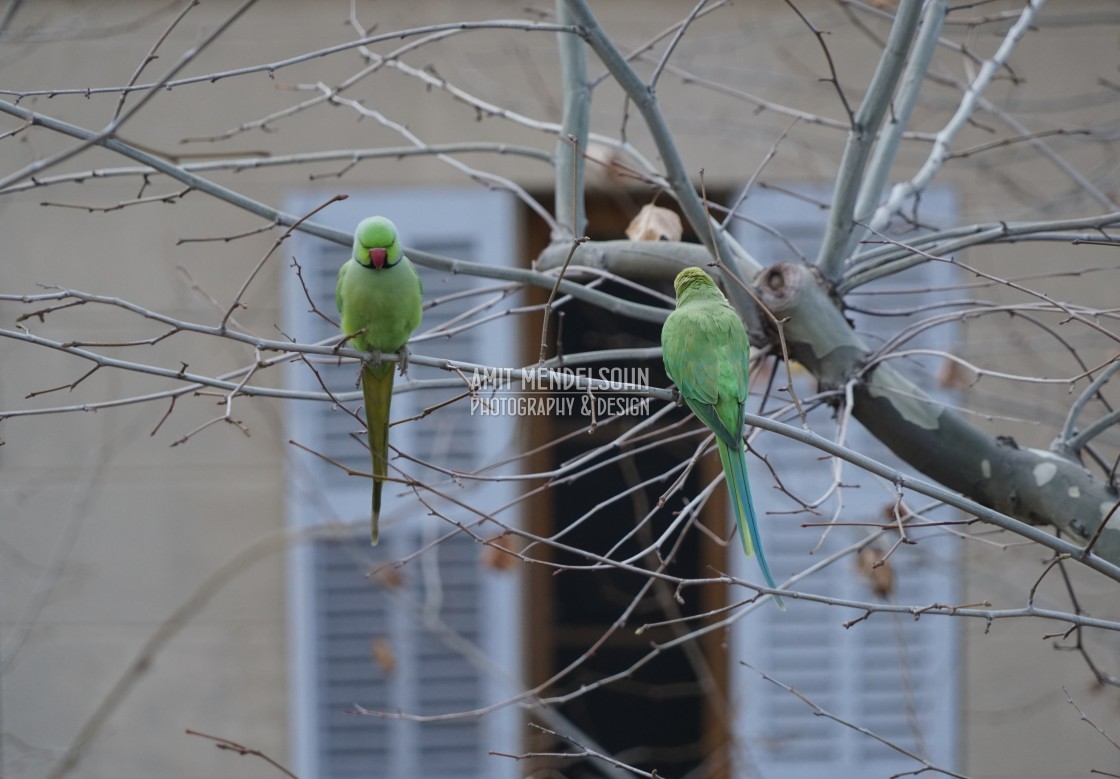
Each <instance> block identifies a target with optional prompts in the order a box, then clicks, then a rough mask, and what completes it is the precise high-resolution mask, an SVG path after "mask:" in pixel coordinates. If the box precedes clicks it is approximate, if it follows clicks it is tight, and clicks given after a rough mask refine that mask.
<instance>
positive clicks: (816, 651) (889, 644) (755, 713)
mask: <svg viewBox="0 0 1120 779" xmlns="http://www.w3.org/2000/svg"><path fill="white" fill-rule="evenodd" d="M803 194H809V195H810V196H811V197H812V196H816V197H815V198H813V199H816V200H821V199H827V193H820V192H816V193H814V192H808V193H803ZM742 210H743V212H744V213H748V214H749V215H750V216H751V217H752V218H754V219H757V220H758V221H760V222H762V223H765V224H767V225H769V226H770V227H772V228H775V229H776V230H778V231H780V232H781V233H782V234H783V235H784V236H786V237H787V238H788V239H790V241H791V242H792V243H793V244H794V245H796V246H797V247H799V248H800V250H801V251H802V252H803V253H804V254H806V255H807V256H808V257H809V258H810V259H812V258H813V256H814V255H813V252H814V251H815V247H816V246H818V245H819V242H820V238H821V236H822V234H823V226H824V219H825V212H824V211H822V210H821V209H820V208H819V207H818V206H817V205H815V204H814V203H812V202H808V201H806V200H801V199H797V198H794V197H791V196H789V195H786V194H783V193H780V192H776V191H774V190H768V191H760V192H758V193H757V194H754V195H752V196H751V198H750V200H749V201H747V205H746V206H745V207H744V208H743V209H742ZM952 212H953V200H952V197H951V194H950V193H948V192H946V191H944V190H942V191H939V192H930V193H927V194H926V195H925V196H923V199H922V216H923V218H925V219H926V220H933V221H939V220H941V221H943V220H945V219H946V218H947V217H949V216H951V214H952ZM737 229H738V232H739V234H740V236H741V237H742V239H743V240H744V243H745V245H746V247H747V248H748V250H750V251H751V252H752V253H753V254H754V255H755V256H756V257H757V258H758V259H759V260H760V261H761V262H763V263H768V262H777V261H781V260H789V261H794V262H796V261H798V259H797V257H796V254H795V253H794V252H793V251H792V249H790V247H789V246H788V245H786V244H785V243H783V242H782V241H780V240H779V239H777V238H775V237H774V236H772V235H769V234H767V233H765V232H764V231H762V230H759V229H756V228H751V227H749V226H746V225H743V224H740V226H739V228H737ZM953 271H954V268H953V267H951V266H949V265H946V264H944V263H936V262H930V263H925V264H923V265H920V266H918V267H915V268H911V269H910V270H908V271H906V272H904V273H902V274H898V275H896V276H891V277H888V278H886V279H883V280H881V281H880V282H877V283H875V284H874V285H871V286H869V287H865V288H861V290H859V291H857V295H856V296H853V297H852V298H850V301H849V302H850V303H852V304H854V305H855V306H856V307H858V308H866V309H875V310H879V311H883V310H891V311H892V313H895V314H899V315H892V316H889V317H878V316H867V315H864V314H860V313H852V318H853V321H854V322H855V324H856V328H857V330H858V331H859V332H860V333H861V334H862V335H863V337H864V338H865V339H866V340H867V342H868V343H869V345H871V346H872V347H874V346H876V345H877V344H878V343H881V342H882V339H883V338H884V337H886V336H887V335H890V334H893V333H896V332H898V330H899V329H901V328H902V327H905V326H906V325H907V324H910V323H912V322H914V321H918V320H919V319H920V318H921V317H923V316H927V315H928V313H923V312H922V311H920V310H919V309H920V307H921V306H922V305H923V304H926V303H930V302H931V301H933V300H935V299H937V298H938V297H939V296H940V293H939V292H938V290H939V288H942V287H945V286H947V285H951V284H952V283H954V282H953V280H954V278H955V277H954V274H953ZM871 290H874V294H866V293H868V292H869V291H871ZM860 293H863V294H860ZM905 312H909V313H908V314H907V315H902V314H904V313H905ZM955 338H956V333H955V325H942V326H940V327H938V328H934V329H930V330H927V331H925V332H924V333H923V334H922V335H920V336H919V337H918V338H916V339H915V340H914V341H911V342H909V343H908V344H907V347H910V346H917V347H923V348H932V349H944V348H947V347H949V346H950V345H951V344H952V343H953V342H954V340H955ZM922 359H923V360H924V363H922V364H918V363H912V364H910V365H907V364H904V363H902V362H901V361H896V362H895V365H896V366H897V367H899V368H900V369H901V370H903V371H906V370H907V369H908V368H916V369H920V372H919V373H915V374H911V375H912V376H919V375H920V376H927V377H928V376H934V375H937V369H938V368H939V367H940V366H939V364H938V363H937V362H936V360H934V359H933V358H922ZM783 381H784V378H783ZM802 384H803V386H802ZM926 384H928V379H927V380H926ZM795 386H799V387H800V391H801V394H802V396H803V397H804V396H805V395H807V394H808V393H809V392H810V391H811V383H810V382H803V383H799V384H795ZM923 389H925V390H926V391H927V392H929V393H930V394H932V395H938V394H942V395H943V394H944V393H939V391H938V389H937V388H935V387H929V386H923ZM810 423H811V424H812V426H813V429H814V430H815V431H816V432H818V433H819V434H821V435H824V436H829V435H830V434H832V432H833V431H834V430H835V423H834V422H833V420H832V419H831V410H830V409H820V410H818V411H817V412H816V413H814V414H811V415H810ZM847 444H848V446H849V447H851V448H854V449H856V450H858V451H861V452H864V453H867V454H869V455H871V456H872V457H875V458H876V459H878V460H880V461H882V462H885V463H887V464H890V465H892V466H895V467H897V468H899V469H900V470H903V471H906V472H912V471H913V469H912V468H911V467H910V466H907V465H906V464H904V463H902V462H901V461H900V460H899V459H898V458H897V457H895V456H894V455H893V454H892V453H890V452H889V451H888V450H887V449H886V448H885V447H884V446H882V445H881V444H879V443H878V442H877V441H875V440H874V439H873V438H872V437H871V435H870V434H869V433H867V432H866V431H865V430H863V428H862V427H860V426H859V424H858V423H857V422H855V421H853V422H852V423H851V425H850V427H849V430H848V434H847ZM756 445H757V447H758V448H759V450H760V451H762V452H765V453H766V456H767V457H768V458H769V460H770V462H771V464H772V466H773V468H774V469H775V470H776V471H777V472H778V473H779V474H780V475H781V476H782V478H783V479H784V480H786V486H787V487H788V488H789V489H790V490H791V491H793V492H795V493H796V494H797V495H799V496H802V497H804V498H806V499H812V498H816V497H818V496H820V495H822V494H824V492H825V489H826V487H827V486H828V485H829V484H831V483H832V479H833V476H832V473H831V468H832V462H831V461H829V460H822V459H821V458H820V457H818V453H817V452H815V451H814V450H811V449H808V448H806V447H805V446H803V445H801V444H798V443H796V442H793V441H790V440H788V439H785V438H783V437H781V436H776V435H768V434H763V436H762V437H760V438H759V439H757V443H756ZM750 459H751V460H752V461H753V462H754V467H752V468H751V473H752V476H753V482H752V488H753V493H754V498H755V503H756V506H757V509H758V512H759V516H760V522H761V524H762V538H763V542H764V543H765V545H766V551H767V558H768V560H769V561H770V564H771V567H772V568H773V569H774V574H775V576H776V577H777V578H778V580H779V581H781V580H782V579H783V578H785V577H786V576H788V575H790V574H792V573H794V572H795V571H799V570H802V569H804V568H806V567H807V565H808V564H811V563H815V562H818V561H820V560H823V559H825V558H827V557H828V555H829V554H830V553H832V552H835V551H837V550H838V549H841V548H843V547H844V546H845V545H847V544H850V543H852V542H854V541H856V540H857V539H859V538H860V537H862V536H864V535H865V534H866V533H867V528H864V527H843V526H837V527H834V528H832V529H831V530H830V532H829V534H828V536H827V538H826V539H825V541H824V543H823V544H821V545H820V546H819V547H817V548H816V549H815V551H813V554H812V557H810V556H809V554H810V552H811V551H812V550H814V547H816V545H817V542H818V541H819V540H820V538H821V535H822V533H823V532H824V528H822V527H817V528H802V527H801V524H802V523H803V522H818V521H819V522H825V521H828V520H829V518H830V516H831V512H832V510H833V509H834V508H835V506H836V503H835V501H836V500H837V498H836V497H835V496H833V497H832V498H831V499H830V500H829V501H827V502H826V503H825V504H824V505H823V506H822V507H821V509H820V511H821V513H820V515H819V516H816V517H813V516H811V515H807V514H805V513H792V512H793V511H794V510H795V509H796V508H797V506H796V504H794V502H793V501H792V500H790V499H789V497H788V496H787V495H785V494H783V493H782V492H780V491H779V490H778V489H776V488H775V486H774V483H773V480H772V479H771V478H770V475H769V473H768V471H767V469H766V468H765V467H758V461H757V460H756V459H755V458H753V456H750ZM842 481H843V483H844V484H845V485H850V486H848V487H845V488H844V489H843V490H842V500H843V510H842V513H841V516H840V521H842V522H843V521H855V522H883V521H889V520H890V517H891V516H892V515H891V513H890V512H891V510H892V507H893V505H894V501H895V494H894V490H893V487H892V486H891V485H890V484H884V483H882V481H881V480H878V479H877V478H876V477H873V476H871V475H869V474H867V473H864V472H863V471H860V470H859V469H857V468H855V467H854V466H851V465H845V466H844V469H843V476H842ZM911 500H912V501H913V500H914V498H913V496H912V497H911ZM918 502H919V503H920V501H918ZM940 511H945V510H944V509H940ZM934 516H935V517H940V518H949V515H948V514H947V513H945V514H935V515H934ZM915 536H916V537H917V538H919V539H920V542H919V543H918V544H917V545H913V546H908V545H904V546H901V547H899V548H898V549H897V550H896V551H895V552H894V553H893V555H892V556H891V558H890V563H891V566H892V568H893V571H894V581H895V591H894V594H893V595H892V596H891V598H892V600H894V601H896V602H899V603H910V604H925V603H932V602H935V601H940V602H944V603H957V602H959V600H958V597H957V594H958V592H959V586H958V578H959V576H960V564H959V559H960V555H961V554H962V549H961V544H960V542H959V540H958V539H957V538H956V537H954V536H952V535H950V534H948V533H944V532H940V531H937V530H925V531H917V532H916V533H915ZM887 543H888V544H889V543H890V541H888V542H887ZM886 548H887V547H886V546H884V547H883V549H881V550H880V551H886ZM739 560H740V562H739V570H740V572H741V573H742V575H744V576H745V577H747V578H748V579H750V580H752V581H759V580H761V575H760V574H759V573H758V570H757V565H756V564H755V562H754V561H753V560H745V559H742V558H739ZM797 589H802V590H805V591H810V592H820V593H824V594H829V595H832V596H836V597H840V598H853V599H859V600H874V599H875V596H874V595H873V594H872V592H871V589H870V587H869V585H868V583H867V580H866V578H865V577H864V576H862V575H860V574H859V573H858V572H856V571H855V569H854V564H853V562H852V560H851V558H850V557H849V558H845V559H844V560H843V561H841V562H839V563H837V564H833V565H831V566H829V567H827V568H825V569H824V570H822V571H820V572H819V573H816V574H814V575H813V576H811V577H809V578H808V579H806V580H804V581H802V582H800V583H799V584H798V585H797ZM786 604H787V606H788V609H789V610H788V612H786V613H782V612H780V611H779V610H778V609H776V608H772V607H769V606H767V607H765V608H762V609H760V610H758V611H757V612H755V613H754V614H751V615H749V616H747V617H746V618H744V619H741V620H739V622H738V623H736V626H735V629H734V631H733V639H734V641H733V650H732V652H731V653H730V658H731V663H732V668H731V677H732V679H733V680H734V684H733V689H734V690H735V693H736V695H737V696H738V699H737V700H736V701H735V702H734V703H733V705H734V706H735V707H736V709H737V711H736V731H737V750H736V755H735V759H736V762H737V765H738V766H739V768H738V770H737V773H736V775H738V776H754V775H760V776H766V777H769V778H770V779H800V777H806V778H807V777H819V776H824V775H830V776H849V775H850V776H857V775H858V776H870V775H876V776H879V775H882V776H886V775H890V774H891V773H892V772H903V771H913V770H916V769H917V768H920V765H919V764H917V763H915V762H914V761H912V760H910V759H908V758H906V757H904V756H902V755H899V754H898V753H896V752H894V751H893V750H891V749H889V748H887V747H886V746H884V745H882V744H881V743H879V742H878V741H875V740H873V739H870V738H868V737H867V736H865V735H862V734H860V733H857V732H856V731H854V730H852V729H850V728H846V727H844V726H843V725H840V724H838V723H836V722H833V721H831V720H828V719H826V718H823V717H815V716H813V714H812V711H811V709H810V708H809V707H808V706H807V705H806V704H805V703H803V702H802V701H800V700H799V699H798V698H796V697H795V696H793V695H791V694H790V693H789V692H787V691H786V690H784V689H781V688H780V687H778V686H776V685H774V684H772V683H771V682H769V681H767V680H765V679H763V678H762V677H761V676H760V675H759V673H758V672H757V671H755V670H752V668H750V667H747V666H745V665H743V663H748V664H749V665H750V666H753V667H754V668H756V669H758V671H762V672H765V673H766V674H768V675H770V676H772V677H774V678H775V679H777V680H778V681H780V682H782V683H784V684H787V685H790V686H792V687H793V688H794V689H796V690H797V691H798V692H799V693H801V694H803V695H805V696H806V697H807V698H809V699H810V700H811V701H813V702H814V703H816V704H817V705H819V706H821V707H822V708H824V709H825V710H827V711H829V712H830V713H832V714H835V715H837V716H839V717H842V718H843V719H845V720H847V721H849V722H851V723H853V724H855V725H859V726H861V727H864V728H866V729H868V730H870V731H872V732H874V733H877V734H879V735H881V736H883V737H885V738H887V739H890V740H891V741H893V742H894V743H896V744H898V745H900V746H902V747H903V748H906V749H909V750H911V751H913V752H915V753H917V754H920V755H922V756H923V757H925V758H927V759H929V760H931V761H932V762H934V763H935V764H936V765H939V766H942V767H945V768H950V769H952V768H954V767H955V766H956V765H957V762H958V760H957V750H956V744H957V738H958V732H957V721H958V718H959V701H958V696H959V690H958V684H959V678H960V675H959V664H960V658H959V654H958V651H957V646H958V629H957V622H956V621H955V620H947V619H944V618H927V619H921V620H918V621H915V620H914V619H913V618H912V617H909V616H904V615H888V614H875V615H873V616H871V618H870V619H868V620H866V621H864V622H861V623H859V624H857V625H854V626H852V627H851V628H848V629H845V628H844V627H843V626H842V625H841V622H843V621H845V620H849V619H852V618H854V617H857V616H858V614H853V613H851V612H841V611H839V610H836V609H832V608H829V607H826V606H820V605H814V604H809V603H804V602H798V601H791V600H789V599H787V601H786ZM739 661H742V662H739Z"/></svg>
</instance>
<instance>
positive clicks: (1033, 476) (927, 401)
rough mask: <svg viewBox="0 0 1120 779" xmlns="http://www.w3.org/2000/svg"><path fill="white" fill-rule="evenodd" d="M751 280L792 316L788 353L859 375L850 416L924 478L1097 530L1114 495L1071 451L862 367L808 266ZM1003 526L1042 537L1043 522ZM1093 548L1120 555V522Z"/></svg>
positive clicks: (861, 349) (1068, 527) (991, 504)
mask: <svg viewBox="0 0 1120 779" xmlns="http://www.w3.org/2000/svg"><path fill="white" fill-rule="evenodd" d="M756 283H757V287H758V289H759V295H760V297H761V298H762V301H763V303H764V304H765V305H766V306H767V307H769V308H770V310H771V311H773V312H774V314H775V315H776V316H778V317H782V318H788V322H787V323H786V325H785V337H786V341H787V343H788V344H789V348H790V354H791V356H792V357H793V358H794V359H796V360H798V361H799V362H801V363H802V364H803V365H805V366H806V367H807V368H808V369H809V370H810V371H811V372H812V373H813V375H815V376H816V377H817V379H818V381H819V382H820V385H821V388H822V389H828V388H836V387H843V386H845V385H846V384H847V383H848V382H849V381H855V382H856V385H855V392H854V393H853V398H854V407H853V409H852V413H853V415H854V416H855V418H856V419H858V420H859V421H860V422H861V423H862V424H863V426H864V427H866V428H867V429H868V430H869V431H870V432H871V433H872V435H874V436H875V437H876V438H878V439H879V440H880V441H882V442H883V443H884V444H886V445H887V446H888V447H890V449H891V450H892V451H893V452H895V454H897V455H898V456H899V457H901V458H902V459H903V460H905V461H906V462H908V463H910V464H911V465H913V466H914V467H915V468H917V469H918V470H919V471H921V472H922V473H924V474H926V475H927V476H929V477H930V478H933V479H935V480H937V481H938V482H940V483H941V484H944V485H945V486H946V487H948V488H949V489H951V490H955V491H956V492H959V493H960V494H962V495H966V496H968V497H969V498H971V499H972V500H975V501H976V502H977V503H979V504H980V505H982V506H985V507H988V508H990V509H995V510H996V511H998V512H1000V513H1002V514H1006V515H1008V516H1011V517H1016V518H1018V519H1020V520H1022V521H1024V522H1027V523H1030V524H1034V525H1039V524H1053V525H1054V526H1055V527H1057V528H1059V529H1060V530H1061V531H1062V532H1063V533H1065V534H1067V535H1068V536H1070V537H1072V538H1077V539H1081V540H1082V541H1088V540H1089V539H1090V538H1092V537H1093V535H1094V534H1095V533H1096V532H1097V530H1098V528H1099V527H1100V525H1101V522H1102V520H1104V519H1105V517H1107V516H1108V515H1109V512H1110V511H1111V510H1112V507H1113V506H1114V505H1115V504H1116V502H1117V500H1118V499H1120V496H1118V495H1117V493H1116V490H1115V489H1114V488H1113V487H1111V486H1110V485H1109V484H1107V483H1106V482H1104V481H1102V480H1100V479H1097V478H1096V477H1094V476H1093V475H1092V474H1090V473H1089V472H1088V471H1087V470H1085V469H1084V468H1083V467H1082V466H1081V465H1080V464H1079V463H1077V462H1075V461H1073V460H1068V459H1065V458H1063V457H1060V456H1058V455H1056V454H1054V453H1052V452H1048V451H1043V450H1039V449H1023V448H1020V447H1019V446H1018V445H1017V444H1016V443H1015V442H1014V441H1013V440H1011V439H1009V438H997V437H993V436H990V435H988V434H986V433H984V432H982V431H981V430H979V429H978V428H976V427H974V426H972V425H970V424H969V423H968V422H966V421H965V420H964V419H963V418H962V417H961V416H960V415H959V414H957V413H956V412H955V411H953V410H952V409H950V408H948V407H946V406H945V405H943V404H942V403H940V402H938V401H936V400H934V399H933V398H931V397H930V396H929V395H928V394H926V393H925V392H924V391H923V390H922V389H921V388H919V387H918V386H916V385H915V384H913V382H911V381H910V380H909V379H907V378H906V377H905V376H903V375H902V374H900V373H899V372H898V371H896V370H895V369H894V368H893V367H891V365H890V364H888V363H878V364H876V365H875V366H874V367H873V368H871V369H870V370H865V369H864V367H863V364H864V362H865V360H866V359H867V357H868V356H869V355H870V354H871V350H870V348H869V347H867V346H866V345H865V344H864V343H863V342H862V340H861V339H860V338H859V337H858V336H857V335H856V334H855V333H854V331H853V330H852V327H851V325H850V324H849V323H848V322H847V320H846V319H845V318H844V315H843V312H841V311H840V310H839V309H838V308H837V307H836V306H834V305H833V304H832V302H831V299H830V298H829V295H828V293H827V292H826V291H825V288H824V283H823V282H822V281H821V280H820V279H819V278H818V277H816V276H815V275H814V274H813V272H812V271H811V270H810V269H808V268H806V267H804V266H799V265H792V264H789V263H784V264H781V265H776V266H773V267H771V268H769V269H767V270H766V271H764V272H763V273H762V274H761V275H760V276H759V277H758V279H757V280H756ZM861 467H862V466H861ZM925 494H930V493H928V492H927V493H925ZM946 502H950V501H946ZM981 518H982V519H985V521H988V518H985V517H981ZM1001 526H1003V525H1001ZM1008 529H1014V530H1015V532H1018V533H1020V535H1025V536H1026V537H1028V538H1031V539H1032V540H1040V538H1039V534H1041V531H1037V530H1035V531H1034V532H1031V533H1028V532H1026V530H1025V529H1024V528H1018V529H1015V528H1008ZM1043 535H1044V534H1043ZM1048 545H1049V544H1048ZM1093 552H1094V554H1095V555H1100V557H1102V558H1103V559H1104V560H1107V561H1109V564H1110V567H1115V566H1116V565H1117V564H1120V529H1111V528H1109V529H1105V530H1104V531H1103V532H1102V533H1101V534H1100V538H1099V540H1098V541H1097V543H1096V545H1095V546H1094V548H1093ZM1070 554H1071V555H1073V556H1075V557H1077V556H1078V555H1079V554H1080V552H1070Z"/></svg>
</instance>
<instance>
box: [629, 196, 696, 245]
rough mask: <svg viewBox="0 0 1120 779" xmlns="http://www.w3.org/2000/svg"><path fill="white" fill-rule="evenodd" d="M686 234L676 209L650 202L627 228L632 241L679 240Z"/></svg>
mask: <svg viewBox="0 0 1120 779" xmlns="http://www.w3.org/2000/svg"><path fill="white" fill-rule="evenodd" d="M683 234H684V228H683V227H682V226H681V218H680V217H679V216H678V215H677V212H676V211H670V210H669V209H668V208H662V207H661V206H655V205H653V204H652V203H648V204H646V205H644V206H642V210H641V211H639V212H638V215H637V216H636V217H634V220H633V221H632V222H630V226H629V227H627V228H626V237H627V238H629V239H630V240H631V241H679V240H680V239H681V236H682V235H683Z"/></svg>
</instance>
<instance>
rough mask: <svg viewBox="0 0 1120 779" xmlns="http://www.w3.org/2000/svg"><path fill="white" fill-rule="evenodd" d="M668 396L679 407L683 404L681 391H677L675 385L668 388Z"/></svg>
mask: <svg viewBox="0 0 1120 779" xmlns="http://www.w3.org/2000/svg"><path fill="white" fill-rule="evenodd" d="M669 394H670V395H671V396H672V398H673V403H674V404H676V405H678V406H679V405H681V404H682V403H684V398H683V397H682V396H681V391H680V390H679V389H677V386H676V385H675V384H674V385H673V386H672V387H670V388H669Z"/></svg>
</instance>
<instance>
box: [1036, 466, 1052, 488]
mask: <svg viewBox="0 0 1120 779" xmlns="http://www.w3.org/2000/svg"><path fill="white" fill-rule="evenodd" d="M1057 472H1058V466H1056V465H1054V463H1039V464H1038V465H1036V466H1035V467H1034V483H1035V484H1037V485H1038V486H1039V487H1042V486H1044V485H1045V484H1046V483H1047V482H1049V481H1050V480H1051V479H1053V478H1054V474H1056V473H1057Z"/></svg>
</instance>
